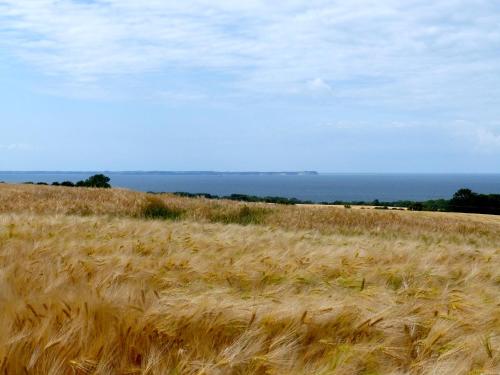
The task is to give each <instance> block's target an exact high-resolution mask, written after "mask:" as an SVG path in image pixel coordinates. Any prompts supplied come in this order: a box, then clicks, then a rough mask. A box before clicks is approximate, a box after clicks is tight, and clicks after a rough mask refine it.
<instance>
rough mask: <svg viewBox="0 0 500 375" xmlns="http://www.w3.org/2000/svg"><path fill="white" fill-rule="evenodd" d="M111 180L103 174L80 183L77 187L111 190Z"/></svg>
mask: <svg viewBox="0 0 500 375" xmlns="http://www.w3.org/2000/svg"><path fill="white" fill-rule="evenodd" d="M110 180H111V179H110V178H109V177H107V176H105V175H103V174H95V175H93V176H90V177H89V178H87V179H86V180H84V181H78V182H77V183H76V186H81V187H93V188H104V189H109V188H110V187H111V185H110V184H109V181H110Z"/></svg>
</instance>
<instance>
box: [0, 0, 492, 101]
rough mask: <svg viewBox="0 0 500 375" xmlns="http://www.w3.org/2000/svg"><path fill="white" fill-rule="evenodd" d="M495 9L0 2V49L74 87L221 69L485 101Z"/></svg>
mask: <svg viewBox="0 0 500 375" xmlns="http://www.w3.org/2000/svg"><path fill="white" fill-rule="evenodd" d="M498 8H499V7H498V6H497V5H496V4H495V2H491V1H487V0H477V1H473V2H471V1H470V0H438V1H435V2H428V1H423V0H410V1H405V2H401V1H398V0H382V1H375V0H352V1H340V0H310V1H305V0H292V1H287V2H266V1H262V0H247V1H229V0H222V1H217V2H214V1H208V0H191V1H168V0H93V1H90V0H88V1H84V0H79V1H76V0H0V38H1V40H0V46H3V48H6V49H7V50H8V51H10V53H11V54H14V55H16V56H18V57H19V58H21V59H23V60H24V61H26V62H28V63H30V64H33V65H35V66H36V67H38V68H39V69H40V70H41V71H43V72H45V73H47V74H50V75H56V76H57V77H62V78H64V79H65V80H68V81H73V82H79V83H90V84H97V85H99V84H102V82H105V81H107V80H109V79H113V78H115V77H117V76H122V77H124V76H129V75H131V74H143V73H151V74H155V73H158V72H161V73H162V74H167V75H168V74H169V72H172V73H171V74H175V73H173V72H174V71H177V70H179V69H182V70H188V71H202V72H203V74H214V73H219V74H225V75H227V76H228V81H229V84H230V85H231V87H232V88H234V89H236V90H241V91H244V92H269V93H279V94H287V93H297V92H299V93H300V92H301V91H304V92H305V93H307V92H308V91H311V90H313V91H316V92H317V93H318V92H321V93H323V94H330V93H331V92H332V90H331V87H335V90H334V93H335V96H337V97H348V98H352V97H354V98H358V99H365V100H368V101H373V100H378V101H384V100H385V101H394V100H399V101H403V102H406V103H409V104H411V105H420V106H426V105H431V104H432V105H434V104H436V103H440V102H441V103H444V102H448V103H449V104H452V103H457V102H461V103H469V102H470V100H471V99H473V100H476V101H479V102H481V101H482V102H488V103H489V104H492V102H493V103H497V102H498V101H499V99H498V98H499V95H498V94H499V92H498V87H499V83H500V78H499V77H500V63H499V57H500V52H498V51H500V48H499V47H500V22H499V19H498V11H499V9H498ZM495 51H496V52H495ZM318 77H321V78H318ZM304 82H306V85H304ZM201 84H202V83H200V85H201ZM186 95H190V94H186ZM457 105H458V104H457Z"/></svg>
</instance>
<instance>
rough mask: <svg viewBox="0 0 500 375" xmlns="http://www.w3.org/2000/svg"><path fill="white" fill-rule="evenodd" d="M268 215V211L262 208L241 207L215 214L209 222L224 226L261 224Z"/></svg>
mask: <svg viewBox="0 0 500 375" xmlns="http://www.w3.org/2000/svg"><path fill="white" fill-rule="evenodd" d="M268 213H269V209H267V208H264V207H251V206H243V207H240V208H238V209H236V210H231V211H225V212H215V213H213V214H212V215H211V217H210V221H213V222H218V223H224V224H240V225H249V224H262V223H264V219H265V217H266V216H267V214H268Z"/></svg>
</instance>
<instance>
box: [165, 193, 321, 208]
mask: <svg viewBox="0 0 500 375" xmlns="http://www.w3.org/2000/svg"><path fill="white" fill-rule="evenodd" d="M173 194H175V195H178V196H180V197H188V198H199V197H203V198H207V199H229V200H232V201H238V202H264V203H275V204H287V205H293V204H308V203H313V202H311V201H302V200H300V199H297V198H285V197H258V196H255V195H247V194H231V195H228V196H219V195H214V194H208V193H186V192H184V191H178V192H174V193H173Z"/></svg>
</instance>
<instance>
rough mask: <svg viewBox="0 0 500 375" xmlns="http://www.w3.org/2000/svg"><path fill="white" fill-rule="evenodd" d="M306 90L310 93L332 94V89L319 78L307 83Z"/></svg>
mask: <svg viewBox="0 0 500 375" xmlns="http://www.w3.org/2000/svg"><path fill="white" fill-rule="evenodd" d="M307 88H308V89H309V90H310V91H311V92H313V93H318V94H331V93H332V92H333V90H332V87H331V86H330V85H329V84H328V83H326V82H325V81H324V80H323V79H321V78H315V79H313V80H311V81H309V82H307Z"/></svg>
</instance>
